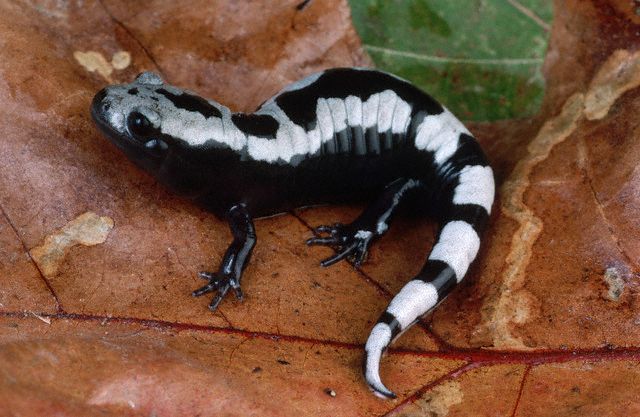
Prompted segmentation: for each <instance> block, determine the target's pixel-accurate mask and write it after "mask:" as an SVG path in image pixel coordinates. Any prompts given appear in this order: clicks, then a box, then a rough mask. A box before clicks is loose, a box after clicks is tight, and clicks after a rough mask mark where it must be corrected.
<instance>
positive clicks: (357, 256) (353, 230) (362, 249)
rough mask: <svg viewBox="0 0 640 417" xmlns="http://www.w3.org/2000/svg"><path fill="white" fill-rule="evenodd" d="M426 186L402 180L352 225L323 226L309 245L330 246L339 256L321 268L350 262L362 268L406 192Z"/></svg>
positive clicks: (329, 260)
mask: <svg viewBox="0 0 640 417" xmlns="http://www.w3.org/2000/svg"><path fill="white" fill-rule="evenodd" d="M421 185H422V183H421V182H419V181H417V180H413V179H407V178H399V179H397V180H395V181H394V182H392V183H390V184H389V185H387V186H386V187H385V189H384V191H383V192H382V194H381V195H380V196H379V197H378V198H377V199H376V200H375V201H374V202H373V204H371V205H370V206H368V207H367V208H366V209H365V210H364V211H363V212H362V214H360V216H358V218H357V219H356V220H354V221H353V222H352V223H350V224H342V223H336V224H334V225H331V226H329V225H323V226H319V227H317V228H316V229H315V230H314V231H315V233H316V235H317V236H316V237H312V238H311V239H308V240H307V245H324V246H330V247H332V248H334V249H335V250H336V254H335V255H334V256H332V257H330V258H327V259H325V260H323V261H322V262H321V263H320V265H322V266H325V267H326V266H330V265H333V264H335V263H336V262H339V261H341V260H343V259H348V260H350V261H352V262H353V263H354V265H356V266H360V264H362V263H363V262H364V261H365V259H366V257H367V252H368V250H369V245H370V244H371V242H373V240H375V239H376V238H378V237H380V236H382V235H383V234H384V233H385V232H386V231H387V229H388V228H389V222H390V220H391V217H392V216H393V214H394V212H395V211H396V209H397V207H398V205H399V204H400V202H401V200H402V198H403V196H404V195H405V193H406V192H407V191H408V190H410V189H413V188H417V187H419V186H421Z"/></svg>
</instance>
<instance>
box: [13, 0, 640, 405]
mask: <svg viewBox="0 0 640 417" xmlns="http://www.w3.org/2000/svg"><path fill="white" fill-rule="evenodd" d="M632 3H633V2H630V1H618V0H610V1H607V0H591V1H583V0H570V1H557V2H556V13H555V16H556V19H555V21H554V24H553V28H552V32H551V45H550V50H549V53H548V55H547V59H546V63H545V69H544V72H545V76H546V78H547V86H548V89H547V93H546V98H545V103H544V105H543V108H542V110H541V112H540V115H539V116H537V117H536V118H533V119H531V120H519V121H503V122H499V123H492V124H476V125H473V126H471V130H472V131H474V132H475V133H476V135H477V136H478V138H479V140H480V142H481V143H482V144H483V146H484V149H485V150H486V153H487V155H488V157H489V159H490V160H491V163H492V165H493V167H494V169H495V173H496V179H497V183H498V187H499V193H498V198H497V201H496V204H495V206H494V213H493V214H492V219H491V225H490V227H489V230H488V232H487V233H486V235H485V238H484V240H483V246H482V248H481V251H480V255H479V260H478V262H476V264H475V265H473V267H472V268H471V269H470V271H469V274H468V276H467V278H466V279H465V280H464V282H463V283H462V284H461V285H460V286H459V287H458V288H457V289H456V290H455V291H454V292H453V293H452V294H451V296H450V297H449V298H448V299H447V300H446V301H445V302H444V303H442V304H441V305H440V306H439V307H438V309H437V310H436V311H435V313H433V314H432V315H430V316H428V317H426V318H425V319H424V320H423V321H422V322H420V323H419V324H418V325H416V326H414V327H413V328H412V329H411V330H409V331H408V332H407V333H406V334H404V335H403V336H402V337H401V338H400V339H399V340H398V342H397V343H396V344H395V345H394V347H393V349H391V351H390V352H389V354H388V355H387V356H386V357H385V359H384V360H383V363H382V377H383V379H384V380H385V382H386V383H387V384H388V385H389V387H391V388H393V389H394V390H396V392H397V393H398V394H399V398H398V399H397V400H395V401H382V400H379V399H377V398H376V397H374V396H373V395H371V393H370V392H369V391H368V390H367V389H366V387H365V385H364V382H363V380H362V377H361V374H360V369H361V359H362V347H363V344H364V342H365V340H366V337H367V334H368V331H369V329H370V327H371V325H372V324H373V322H374V321H375V320H376V318H377V317H378V315H379V314H380V312H381V311H382V310H383V309H384V307H385V305H386V304H387V303H388V301H389V300H390V298H391V297H392V296H393V294H394V293H395V292H397V291H398V290H399V289H400V288H401V287H402V285H403V284H404V283H405V282H406V281H407V280H409V279H410V278H411V277H412V276H413V274H415V273H416V272H417V271H418V270H419V268H420V267H421V266H422V264H423V262H424V260H425V258H426V254H427V253H428V250H429V248H430V247H431V245H432V243H433V239H434V236H435V233H436V232H437V226H436V225H435V224H433V223H432V222H430V221H429V220H426V219H420V218H399V219H396V221H395V222H394V224H393V227H392V228H391V230H390V231H389V233H388V234H387V235H386V236H385V237H384V238H382V239H381V240H380V241H379V242H377V243H376V244H375V245H373V246H372V248H371V251H370V253H369V259H368V262H367V263H366V264H364V265H363V266H362V267H360V268H357V269H355V268H353V267H352V266H350V265H348V264H346V263H343V264H339V265H335V266H333V267H331V268H328V269H322V268H320V267H319V265H318V262H319V261H320V260H321V259H323V258H324V257H327V256H329V255H330V254H331V251H330V250H328V249H326V248H319V247H313V248H308V247H306V246H304V245H303V242H304V240H305V239H306V238H308V237H309V236H311V230H310V228H311V227H312V226H316V225H319V224H324V223H333V222H336V221H343V222H348V221H350V220H351V219H353V218H354V217H356V216H357V214H358V213H359V211H360V210H361V209H362V207H361V206H351V207H334V206H325V207H314V208H307V209H300V210H296V211H295V212H293V213H288V214H285V215H282V216H279V217H274V218H270V219H262V220H258V221H257V222H256V228H257V232H258V245H257V247H256V249H255V253H254V256H253V259H252V262H251V264H250V265H249V266H248V268H247V270H246V273H245V276H244V280H243V286H244V290H245V294H246V298H245V301H244V302H243V303H240V302H238V301H236V300H234V299H232V298H231V297H229V299H227V300H225V301H223V303H222V304H221V306H220V308H219V310H218V311H217V312H216V313H214V314H212V313H210V312H209V311H208V310H207V308H206V307H207V304H208V300H207V299H206V298H200V299H194V298H192V297H191V296H190V291H191V290H193V289H194V288H196V287H198V286H199V285H200V284H201V281H200V280H199V279H198V278H197V276H196V272H197V271H199V270H203V269H212V268H213V267H214V266H215V265H216V264H217V262H219V261H220V259H221V256H222V254H223V253H224V250H225V248H226V245H227V244H228V242H229V239H230V233H229V231H228V227H227V225H226V224H225V222H224V221H223V220H220V219H217V218H215V217H214V216H212V215H211V214H209V213H207V212H205V211H203V210H201V209H200V208H198V207H195V206H193V205H192V204H190V203H189V202H187V201H184V200H181V199H178V198H176V197H174V196H172V195H170V194H169V193H168V192H167V191H165V189H164V188H162V187H161V186H160V185H158V184H156V183H155V181H153V180H152V179H151V178H150V177H149V176H148V175H146V174H145V173H143V172H141V171H140V170H138V169H137V168H135V167H134V166H133V165H132V164H131V163H129V162H128V161H127V160H126V159H125V158H124V156H123V155H122V154H121V153H119V152H118V151H117V150H116V149H114V147H113V146H112V145H111V144H110V143H109V142H108V141H106V140H104V139H103V138H102V137H101V136H100V135H99V134H98V132H97V131H96V129H95V128H94V126H93V125H92V123H91V121H90V118H89V115H88V105H89V103H90V100H91V98H92V96H93V94H95V92H96V91H98V90H99V89H100V88H101V87H102V86H104V85H105V84H106V83H107V82H109V81H113V82H124V81H130V80H131V79H132V78H133V77H134V76H135V75H136V74H137V73H139V72H141V71H142V70H156V71H160V72H161V73H162V75H163V76H164V77H165V78H166V79H167V80H168V81H170V82H172V83H176V84H179V85H182V86H184V87H187V88H190V89H192V90H196V91H198V92H199V93H201V94H203V95H205V96H210V97H214V98H216V99H218V100H219V101H221V102H223V103H225V104H227V105H229V106H230V107H232V108H233V109H236V110H250V109H252V108H254V107H255V106H256V105H258V104H259V103H260V102H262V101H263V100H264V99H266V98H268V97H269V96H270V95H271V94H273V93H275V92H276V91H278V90H279V89H280V88H281V87H283V86H284V85H285V84H287V83H289V82H291V81H294V80H296V79H298V78H300V77H302V76H304V75H306V74H308V73H311V72H314V71H317V70H320V69H322V68H327V67H332V66H353V65H367V64H369V61H368V59H367V57H366V56H365V55H364V54H363V52H362V51H361V49H360V46H359V45H360V44H359V40H358V38H357V36H356V35H355V32H354V31H353V28H352V26H351V23H350V20H349V10H348V7H347V5H346V2H344V1H338V0H324V1H321V0H312V1H311V2H308V3H307V4H306V5H305V7H303V8H301V9H300V8H297V7H296V6H298V5H299V4H300V2H299V1H278V2H260V1H242V2H232V1H229V2H213V3H212V2H206V1H197V2H189V4H188V5H187V3H186V2H185V3H178V2H169V1H159V0H158V1H149V2H125V1H113V0H103V1H87V2H83V4H82V6H79V5H77V4H76V3H71V2H53V1H26V0H25V1H15V2H0V138H2V139H1V140H2V146H0V210H1V212H0V279H1V280H2V282H3V285H2V288H1V289H0V406H1V407H0V409H1V410H2V412H0V414H2V413H3V412H4V413H6V414H8V415H23V416H31V415H33V416H36V415H60V416H80V415H104V416H123V415H124V416H128V415H132V416H133V415H136V416H137V415H141V416H142V415H144V416H149V415H157V416H174V415H202V416H208V415H228V416H236V415H237V416H247V415H260V416H270V415H273V416H282V415H285V416H288V415H296V416H315V415H318V416H320V415H323V416H324V415H332V416H382V415H386V414H388V413H389V414H390V415H394V416H405V417H409V416H422V415H434V416H445V415H447V416H493V415H500V416H571V415H576V416H579V415H580V416H582V415H598V416H626V415H635V414H638V412H640V399H639V397H638V394H637V386H638V382H639V381H638V374H639V372H640V305H639V299H640V289H639V284H638V282H639V280H640V271H639V267H640V239H639V237H640V236H639V232H638V230H640V216H638V213H639V212H640V170H639V169H638V156H639V155H640V145H639V143H640V141H638V135H640V131H639V125H638V121H637V120H638V118H637V114H639V113H640V92H639V91H640V90H639V88H638V85H637V84H638V82H639V80H636V78H637V77H636V75H635V73H625V72H624V68H631V69H632V70H633V69H634V68H636V66H637V65H638V64H639V63H640V54H637V52H636V50H637V49H639V47H640V37H639V36H638V33H640V27H639V26H638V24H639V23H640V22H639V19H638V17H637V15H636V14H635V10H634V7H633V5H632ZM620 49H624V50H625V51H620ZM616 51H617V52H616ZM594 80H595V81H594ZM596 87H597V88H598V89H596ZM590 97H591V98H590ZM594 97H597V99H596V100H593V98H594ZM600 97H603V99H602V100H601V99H600ZM583 103H589V104H587V107H588V108H589V109H593V108H596V110H597V111H595V112H592V111H591V110H585V108H584V107H583ZM594 106H595V107H594ZM598 106H600V107H601V108H600V107H598ZM594 114H596V115H597V116H598V118H594V117H592V116H593V115H594ZM600 116H602V117H601V118H599V117H600ZM87 212H93V213H96V214H97V215H98V216H104V218H105V219H110V220H112V221H113V228H112V229H110V230H109V231H108V233H106V240H104V243H99V242H100V241H101V240H102V237H104V236H103V235H100V239H98V240H97V241H98V244H95V245H93V246H86V245H82V244H81V245H77V246H73V247H68V248H67V249H66V252H63V255H62V257H61V258H60V259H56V265H55V267H56V268H53V269H50V268H43V267H42V266H41V265H42V263H41V262H40V263H38V262H34V258H33V257H32V256H31V255H30V253H31V252H33V253H36V254H38V253H39V252H38V250H37V249H36V250H35V251H34V248H37V247H42V246H45V247H47V249H62V248H57V247H56V245H57V243H56V240H55V239H53V238H52V236H55V235H56V233H57V232H58V231H60V230H66V229H64V228H65V226H66V225H69V224H74V223H73V222H74V220H75V219H78V218H80V219H82V218H83V217H82V216H83V213H87ZM523 232H527V233H523ZM83 233H84V232H83ZM514 236H515V237H516V238H515V239H514ZM47 237H49V239H47ZM74 242H75V241H74ZM90 242H93V240H90ZM39 259H40V258H38V257H37V256H36V260H37V261H39ZM39 266H40V268H39ZM332 392H334V393H335V396H333V395H331V393H332ZM7 410H8V411H7ZM3 415H4V414H3Z"/></svg>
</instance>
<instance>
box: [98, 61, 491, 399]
mask: <svg viewBox="0 0 640 417" xmlns="http://www.w3.org/2000/svg"><path fill="white" fill-rule="evenodd" d="M91 113H92V116H93V118H94V120H95V122H96V124H97V126H98V127H99V128H100V130H101V131H102V132H103V133H104V134H105V135H106V136H107V137H108V138H109V139H110V140H111V141H112V142H113V143H115V144H116V145H117V146H118V147H119V148H120V149H121V150H122V151H124V152H125V153H126V154H127V156H128V157H129V158H130V159H131V160H132V161H133V162H134V163H136V164H137V165H138V166H140V167H141V168H143V169H145V170H147V171H149V172H150V173H151V174H152V175H154V176H155V177H156V178H157V179H158V180H159V181H160V182H162V183H164V184H165V185H166V186H168V187H169V188H171V189H173V190H174V191H176V192H178V193H179V194H181V195H183V196H186V197H188V198H191V199H193V200H194V201H196V202H197V203H199V204H201V205H202V206H204V207H205V208H207V209H209V210H210V211H212V212H214V213H216V214H217V215H219V216H226V217H227V219H228V220H229V224H230V227H231V231H232V233H233V236H234V240H233V242H232V243H231V244H230V246H229V248H228V249H227V251H226V253H225V256H224V257H223V261H222V263H221V265H220V267H219V269H218V271H217V272H201V273H200V276H201V277H203V278H205V279H207V281H208V284H207V285H205V286H203V287H202V288H200V289H198V290H196V291H194V295H195V296H199V295H202V294H206V293H209V292H216V296H215V297H214V298H213V300H212V302H211V304H210V308H211V309H212V310H215V308H217V306H218V304H219V303H220V302H221V300H222V299H223V297H224V296H225V294H226V293H227V292H228V291H229V290H230V289H231V290H233V291H234V292H235V294H236V296H237V297H238V298H242V290H241V287H240V278H241V276H242V272H243V270H244V268H245V266H246V265H247V262H248V261H249V258H250V256H251V252H252V250H253V247H254V246H255V243H256V240H257V237H256V234H255V229H254V226H253V218H255V217H260V216H265V215H271V214H275V213H279V212H282V211H286V210H290V209H292V208H295V207H299V206H305V205H312V204H320V203H340V202H349V201H361V200H368V201H370V202H371V203H370V205H369V206H368V207H367V208H366V209H365V210H364V212H363V213H362V214H361V215H360V216H358V218H356V219H355V220H354V221H353V222H352V223H350V224H334V225H330V226H329V225H327V226H319V227H318V228H317V229H316V230H315V232H316V235H315V237H313V238H311V239H309V240H308V241H307V243H308V244H310V245H328V246H331V247H333V248H334V249H335V250H336V254H335V255H334V256H332V257H331V258H329V259H326V260H324V261H323V262H322V263H321V264H322V265H323V266H329V265H331V264H333V263H335V262H338V261H340V260H342V259H349V260H351V261H352V262H353V263H354V264H355V265H359V264H360V263H362V262H363V261H364V260H365V257H366V253H367V250H368V248H369V245H370V244H371V243H372V242H373V241H375V240H376V239H377V238H379V237H380V236H382V235H383V234H384V233H385V232H386V230H387V229H388V227H389V224H390V221H391V219H392V217H393V215H394V213H395V212H396V211H397V209H398V207H399V206H400V205H401V203H403V202H410V204H411V205H412V206H414V211H415V210H416V209H417V210H418V211H419V212H420V213H423V214H424V215H426V216H430V217H432V218H434V219H436V220H437V221H438V222H439V224H440V231H439V233H438V237H437V240H436V242H435V244H434V246H433V248H432V250H431V253H430V254H429V256H428V258H427V260H426V263H425V265H424V267H423V268H422V270H421V271H420V272H419V273H418V274H417V275H416V276H415V277H414V278H413V279H411V280H410V281H409V282H408V283H407V284H406V285H405V286H404V287H403V288H402V289H401V290H400V292H399V293H398V294H397V295H396V296H395V297H394V298H393V299H392V301H391V302H390V304H389V306H388V307H387V309H386V310H385V311H384V312H383V313H382V315H381V317H380V319H379V320H378V322H377V323H376V324H375V326H374V327H373V329H372V330H371V334H370V336H369V338H368V340H367V343H366V345H365V359H364V374H365V379H366V381H367V383H368V384H369V386H370V387H371V388H372V390H373V391H374V392H375V393H376V394H378V395H380V396H384V397H394V396H395V395H394V394H393V392H391V391H390V390H389V389H387V388H386V387H385V386H384V385H383V383H382V381H381V380H380V377H379V365H380V359H381V357H382V354H383V352H384V350H385V349H386V348H387V346H389V344H390V343H391V342H392V341H393V340H394V339H395V338H396V337H397V336H398V335H399V334H400V333H401V332H403V331H405V330H406V329H408V328H409V327H410V326H411V325H412V324H413V323H415V322H416V321H417V320H418V319H419V318H420V317H421V316H422V315H424V314H426V313H428V312H429V311H431V310H432V309H433V308H434V307H435V306H436V305H437V304H438V303H439V302H440V301H442V300H443V299H444V297H446V296H447V294H449V293H450V291H451V290H452V289H453V288H454V287H455V285H456V284H457V283H458V282H460V281H461V280H462V279H463V278H464V276H465V274H466V273H467V270H468V268H469V266H470V264H471V263H472V262H473V260H474V259H475V258H476V255H477V253H478V249H479V246H480V236H481V234H482V231H483V229H484V228H485V225H486V223H487V220H488V217H489V214H490V212H491V206H492V204H493V200H494V192H495V191H494V190H495V187H494V178H493V172H492V170H491V168H490V167H489V165H488V163H487V160H486V158H485V156H484V154H483V152H482V150H481V149H480V147H479V145H478V143H477V142H476V140H475V139H474V138H473V136H472V135H471V134H470V133H469V131H468V130H467V129H466V128H465V127H464V125H463V124H462V123H461V122H459V121H458V120H457V119H456V118H455V117H454V116H453V115H452V114H451V113H450V112H449V111H448V110H447V109H446V108H444V107H443V106H442V105H441V104H439V103H438V102H437V101H435V100H434V99H433V98H431V97H430V96H429V95H427V94H425V93H424V92H422V91H421V90H419V89H418V88H416V87H415V86H413V85H412V84H410V83H409V82H407V81H405V80H402V79H400V78H397V77H395V76H393V75H390V74H387V73H384V72H380V71H375V70H370V69H360V68H335V69H330V70H326V71H324V72H321V73H317V74H314V75H311V76H309V77H307V78H305V79H303V80H301V81H298V82H296V83H294V84H292V85H290V86H288V87H286V88H284V89H283V90H282V91H281V92H280V93H278V94H277V95H276V96H274V97H272V98H271V99H269V100H267V101H266V102H265V103H264V104H262V105H261V106H260V107H259V108H258V109H257V110H256V111H255V112H254V113H233V112H231V111H230V110H229V109H228V108H227V107H225V106H223V105H221V104H219V103H217V102H215V101H212V100H205V99H203V98H201V97H199V96H197V95H195V94H193V93H191V92H189V91H186V90H183V89H179V88H177V87H173V86H170V85H167V84H165V83H164V82H163V81H162V79H161V78H160V77H159V76H158V75H156V74H154V73H150V72H146V73H142V74H141V75H139V76H138V77H137V78H136V80H135V81H134V82H133V83H131V84H126V85H113V86H109V87H107V88H105V89H103V90H101V91H100V92H99V93H98V94H96V96H95V98H94V100H93V103H92V105H91Z"/></svg>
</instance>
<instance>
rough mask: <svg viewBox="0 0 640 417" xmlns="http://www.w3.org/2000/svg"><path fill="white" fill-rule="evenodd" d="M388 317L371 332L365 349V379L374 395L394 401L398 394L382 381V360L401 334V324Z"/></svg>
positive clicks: (379, 322) (383, 318)
mask: <svg viewBox="0 0 640 417" xmlns="http://www.w3.org/2000/svg"><path fill="white" fill-rule="evenodd" d="M387 315H388V313H385V314H383V316H382V317H381V318H380V320H378V323H377V324H376V325H375V327H374V328H373V329H372V330H371V334H370V335H369V339H368V340H367V344H366V345H365V348H364V351H365V354H364V363H363V368H364V378H365V380H366V381H367V384H368V385H369V388H371V390H372V391H373V393H374V394H375V395H377V396H378V397H380V398H385V399H393V398H396V394H394V393H393V392H392V391H391V390H389V389H388V388H387V387H385V386H384V384H383V383H382V380H381V379H380V360H381V359H382V355H383V353H384V351H385V350H386V348H387V346H389V344H390V343H391V341H392V340H393V338H394V337H395V336H396V335H397V334H398V333H399V332H400V324H399V323H398V321H397V320H395V318H392V319H391V320H387V319H386V317H385V316H387Z"/></svg>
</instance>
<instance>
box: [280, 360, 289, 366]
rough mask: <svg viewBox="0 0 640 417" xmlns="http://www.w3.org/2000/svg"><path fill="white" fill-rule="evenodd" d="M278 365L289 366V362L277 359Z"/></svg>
mask: <svg viewBox="0 0 640 417" xmlns="http://www.w3.org/2000/svg"><path fill="white" fill-rule="evenodd" d="M278 363H279V364H280V365H291V364H290V363H289V362H287V361H285V360H284V359H278Z"/></svg>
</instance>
